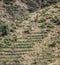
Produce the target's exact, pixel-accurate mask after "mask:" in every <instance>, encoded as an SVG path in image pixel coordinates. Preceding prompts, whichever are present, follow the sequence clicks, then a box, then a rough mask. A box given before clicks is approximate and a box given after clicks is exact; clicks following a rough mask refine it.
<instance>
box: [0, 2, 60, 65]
mask: <svg viewBox="0 0 60 65" xmlns="http://www.w3.org/2000/svg"><path fill="white" fill-rule="evenodd" d="M5 14H6V13H5ZM18 17H19V16H18ZM18 17H17V18H18ZM0 22H1V23H0V24H1V25H0V31H1V33H0V34H1V35H0V64H1V65H60V62H59V61H60V29H59V28H60V3H57V4H54V5H51V6H49V7H46V8H44V9H41V10H38V11H36V12H34V13H24V14H23V16H21V17H19V18H18V19H17V20H16V19H13V20H10V19H8V18H5V17H1V20H0ZM2 33H3V34H2Z"/></svg>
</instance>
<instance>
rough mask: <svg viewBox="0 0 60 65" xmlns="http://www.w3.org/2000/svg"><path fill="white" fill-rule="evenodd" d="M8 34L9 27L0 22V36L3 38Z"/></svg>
mask: <svg viewBox="0 0 60 65" xmlns="http://www.w3.org/2000/svg"><path fill="white" fill-rule="evenodd" d="M8 34H9V27H8V25H7V24H5V23H4V22H2V21H0V35H1V36H5V35H8Z"/></svg>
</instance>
